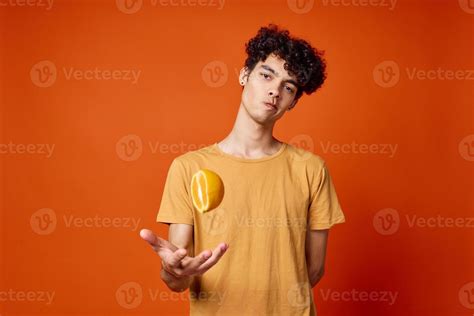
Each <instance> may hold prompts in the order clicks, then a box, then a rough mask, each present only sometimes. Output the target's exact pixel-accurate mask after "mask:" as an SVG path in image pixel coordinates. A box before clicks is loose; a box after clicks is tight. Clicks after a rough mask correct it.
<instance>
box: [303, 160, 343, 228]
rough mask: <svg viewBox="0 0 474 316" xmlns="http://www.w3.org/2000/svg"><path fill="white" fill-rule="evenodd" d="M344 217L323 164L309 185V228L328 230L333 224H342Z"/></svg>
mask: <svg viewBox="0 0 474 316" xmlns="http://www.w3.org/2000/svg"><path fill="white" fill-rule="evenodd" d="M344 222H345V217H344V213H343V212H342V209H341V206H340V205H339V201H338V199H337V194H336V190H335V188H334V184H333V183H332V180H331V176H330V174H329V170H328V168H327V167H326V164H325V163H324V162H323V165H322V166H321V168H320V170H319V172H317V175H316V176H315V177H314V178H313V181H312V183H311V198H310V205H309V228H310V229H313V230H316V229H328V228H330V227H331V226H333V225H334V224H339V223H344Z"/></svg>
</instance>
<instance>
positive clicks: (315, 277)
mask: <svg viewBox="0 0 474 316" xmlns="http://www.w3.org/2000/svg"><path fill="white" fill-rule="evenodd" d="M323 275H324V270H319V271H317V272H313V273H309V274H308V276H309V282H310V283H311V288H313V287H314V286H315V285H316V284H318V282H319V281H320V280H321V279H322V278H323Z"/></svg>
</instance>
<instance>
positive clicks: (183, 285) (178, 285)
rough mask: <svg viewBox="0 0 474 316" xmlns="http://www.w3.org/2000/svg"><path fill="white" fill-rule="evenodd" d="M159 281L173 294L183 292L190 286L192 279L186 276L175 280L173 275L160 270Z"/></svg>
mask: <svg viewBox="0 0 474 316" xmlns="http://www.w3.org/2000/svg"><path fill="white" fill-rule="evenodd" d="M160 276H161V279H162V280H163V282H165V283H166V285H167V286H168V287H169V289H170V290H171V291H173V292H183V291H185V290H186V289H187V288H189V286H190V285H191V282H192V280H193V277H190V276H187V277H182V278H177V277H175V276H174V275H172V274H170V273H168V272H167V271H166V270H165V269H161V272H160Z"/></svg>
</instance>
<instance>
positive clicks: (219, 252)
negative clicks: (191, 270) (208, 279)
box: [198, 243, 229, 273]
mask: <svg viewBox="0 0 474 316" xmlns="http://www.w3.org/2000/svg"><path fill="white" fill-rule="evenodd" d="M228 248H229V245H227V244H225V243H222V244H219V246H217V247H216V249H214V251H213V252H212V255H211V257H209V258H208V259H207V260H206V261H205V262H204V263H203V264H201V265H200V266H199V267H198V270H199V271H200V273H204V272H206V271H207V270H209V269H210V268H211V267H212V266H213V265H215V264H216V263H217V262H218V261H219V260H220V258H221V257H222V256H223V255H224V253H225V252H226V251H227V249H228Z"/></svg>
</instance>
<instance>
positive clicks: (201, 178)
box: [191, 169, 224, 213]
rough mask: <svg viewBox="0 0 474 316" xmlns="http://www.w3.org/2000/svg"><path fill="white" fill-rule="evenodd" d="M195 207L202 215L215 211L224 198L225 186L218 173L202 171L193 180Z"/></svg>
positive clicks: (192, 194) (192, 190)
mask: <svg viewBox="0 0 474 316" xmlns="http://www.w3.org/2000/svg"><path fill="white" fill-rule="evenodd" d="M191 196H192V198H193V205H194V207H195V208H196V209H197V210H198V211H199V212H201V213H205V212H208V211H210V210H213V209H215V208H216V207H217V206H219V204H220V203H221V201H222V199H223V197H224V184H223V183H222V179H221V178H220V177H219V175H218V174H217V173H215V172H214V171H211V170H209V169H201V170H199V171H198V172H196V173H195V174H194V175H193V177H192V179H191Z"/></svg>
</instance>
